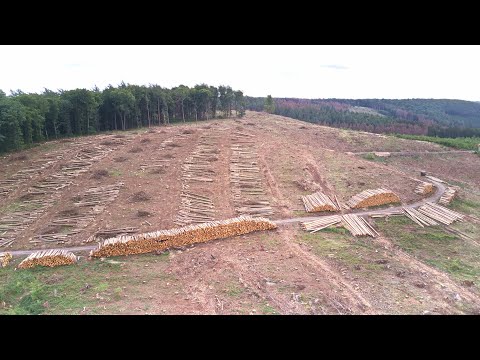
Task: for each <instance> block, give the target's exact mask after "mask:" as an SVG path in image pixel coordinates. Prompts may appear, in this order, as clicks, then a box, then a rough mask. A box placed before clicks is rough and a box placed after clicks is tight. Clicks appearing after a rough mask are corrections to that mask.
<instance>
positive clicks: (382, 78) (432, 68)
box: [0, 45, 480, 100]
mask: <svg viewBox="0 0 480 360" xmlns="http://www.w3.org/2000/svg"><path fill="white" fill-rule="evenodd" d="M479 63H480V46H260V45H255V46H198V45H197V46H182V45H179V46H143V45H142V46H140V45H135V46H112V45H105V46H104V45H95V46H79V45H73V46H20V45H19V46H4V45H2V46H0V88H1V89H2V90H3V91H5V92H6V93H9V92H10V89H22V90H24V91H28V92H30V91H35V92H39V91H42V90H43V88H44V87H46V88H49V89H52V90H56V89H72V88H76V87H85V88H92V87H93V86H94V85H97V86H99V87H100V88H104V87H105V86H107V85H108V84H113V85H117V84H119V83H120V82H121V81H122V80H123V81H125V82H129V83H133V84H145V85H148V84H149V83H154V84H159V85H161V86H165V87H171V86H176V85H179V84H184V85H189V86H193V85H195V84H197V83H202V82H205V83H207V84H212V85H220V84H227V85H231V86H232V87H233V88H235V89H241V90H243V91H244V92H245V93H246V94H247V95H252V96H265V95H267V94H272V95H273V96H276V97H307V98H331V97H336V98H374V97H375V98H456V99H465V100H480V96H479V95H478V89H477V88H478V84H479V83H480V71H479V70H478V64H479Z"/></svg>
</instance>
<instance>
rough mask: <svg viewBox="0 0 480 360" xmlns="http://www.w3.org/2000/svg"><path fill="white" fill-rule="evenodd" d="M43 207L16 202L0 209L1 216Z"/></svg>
mask: <svg viewBox="0 0 480 360" xmlns="http://www.w3.org/2000/svg"><path fill="white" fill-rule="evenodd" d="M41 206H42V205H40V204H35V203H24V202H22V201H16V202H13V203H11V204H8V205H6V206H3V207H1V208H0V214H11V213H15V212H17V211H30V210H35V209H38V208H40V207H41Z"/></svg>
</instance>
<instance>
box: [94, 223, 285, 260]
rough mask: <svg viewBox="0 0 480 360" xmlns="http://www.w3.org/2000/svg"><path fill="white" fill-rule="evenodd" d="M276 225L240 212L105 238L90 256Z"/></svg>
mask: <svg viewBox="0 0 480 360" xmlns="http://www.w3.org/2000/svg"><path fill="white" fill-rule="evenodd" d="M276 227H277V226H276V225H275V224H274V223H273V222H272V221H270V220H268V219H265V218H252V217H248V216H240V217H237V218H233V219H227V220H221V221H211V222H207V223H203V224H195V225H193V224H192V225H188V226H185V227H181V228H176V229H171V230H160V231H154V232H149V233H144V234H138V235H126V236H119V237H115V238H111V239H107V240H105V241H103V242H102V243H100V244H99V245H98V248H97V249H95V250H92V251H91V252H90V256H91V257H108V256H121V255H132V254H145V253H150V252H154V251H163V250H165V249H168V248H171V247H180V246H186V245H190V244H195V243H200V242H206V241H210V240H216V239H222V238H227V237H230V236H235V235H242V234H247V233H250V232H253V231H260V230H270V229H275V228H276Z"/></svg>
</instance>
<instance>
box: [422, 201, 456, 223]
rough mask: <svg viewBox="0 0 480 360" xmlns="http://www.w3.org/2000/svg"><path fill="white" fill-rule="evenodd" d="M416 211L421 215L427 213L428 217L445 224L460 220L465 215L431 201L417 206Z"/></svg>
mask: <svg viewBox="0 0 480 360" xmlns="http://www.w3.org/2000/svg"><path fill="white" fill-rule="evenodd" d="M418 211H419V212H420V213H422V214H423V215H427V216H428V217H429V218H432V219H433V220H435V221H438V222H440V223H442V224H445V225H450V224H451V223H453V222H454V221H462V220H463V218H464V217H465V216H464V215H462V214H460V213H458V212H456V211H453V210H450V209H447V208H446V207H443V206H441V205H437V204H433V203H431V202H427V203H426V204H425V205H423V206H421V207H419V208H418Z"/></svg>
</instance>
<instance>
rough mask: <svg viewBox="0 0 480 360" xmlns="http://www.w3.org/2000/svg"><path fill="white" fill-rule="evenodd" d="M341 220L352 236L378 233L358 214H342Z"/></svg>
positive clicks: (373, 235) (372, 235)
mask: <svg viewBox="0 0 480 360" xmlns="http://www.w3.org/2000/svg"><path fill="white" fill-rule="evenodd" d="M342 222H343V225H344V226H345V228H346V229H347V230H348V231H350V232H351V233H352V235H353V236H371V237H375V235H378V233H377V232H376V231H375V229H374V228H373V227H372V226H371V225H370V224H369V223H368V221H367V220H365V219H364V218H362V217H360V216H358V215H354V214H346V215H342Z"/></svg>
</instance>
